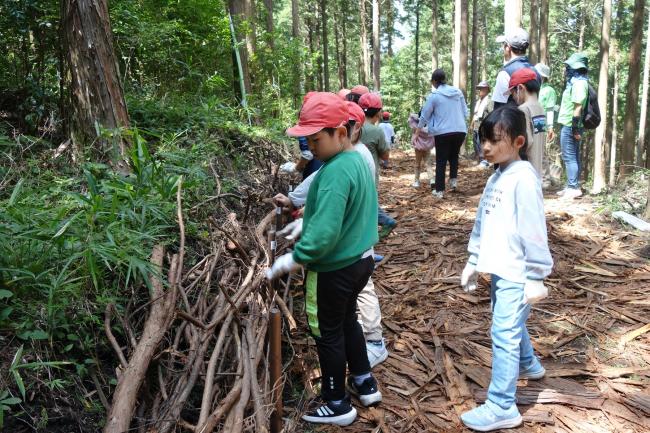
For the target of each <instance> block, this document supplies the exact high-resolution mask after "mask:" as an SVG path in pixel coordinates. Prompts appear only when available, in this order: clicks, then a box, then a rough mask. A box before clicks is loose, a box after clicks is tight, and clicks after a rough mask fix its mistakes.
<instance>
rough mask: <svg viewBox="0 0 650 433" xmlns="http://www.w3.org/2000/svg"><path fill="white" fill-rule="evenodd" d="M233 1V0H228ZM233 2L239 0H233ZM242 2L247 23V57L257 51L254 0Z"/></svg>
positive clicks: (252, 55) (251, 56)
mask: <svg viewBox="0 0 650 433" xmlns="http://www.w3.org/2000/svg"><path fill="white" fill-rule="evenodd" d="M230 1H233V0H230ZM234 2H235V3H239V2H241V0H240V1H237V0H234ZM243 3H244V16H245V19H246V22H247V23H248V31H247V32H246V49H247V50H248V56H249V59H252V58H254V57H255V53H256V52H257V36H256V34H255V26H256V25H257V23H256V20H255V0H243Z"/></svg>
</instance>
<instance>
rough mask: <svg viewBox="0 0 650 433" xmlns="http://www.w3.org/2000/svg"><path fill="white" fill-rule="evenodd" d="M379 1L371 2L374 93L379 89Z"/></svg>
mask: <svg viewBox="0 0 650 433" xmlns="http://www.w3.org/2000/svg"><path fill="white" fill-rule="evenodd" d="M379 48H380V46H379V0H372V72H373V78H374V84H375V91H376V92H379V90H380V88H381V82H380V75H381V58H380V57H379V53H380V50H379Z"/></svg>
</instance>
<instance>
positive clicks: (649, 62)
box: [636, 14, 650, 167]
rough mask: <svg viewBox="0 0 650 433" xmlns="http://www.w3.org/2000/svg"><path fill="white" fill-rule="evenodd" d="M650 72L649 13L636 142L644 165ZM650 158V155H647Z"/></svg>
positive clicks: (638, 164) (637, 162)
mask: <svg viewBox="0 0 650 433" xmlns="http://www.w3.org/2000/svg"><path fill="white" fill-rule="evenodd" d="M649 74H650V14H648V28H647V30H646V40H645V60H644V62H643V87H642V90H641V117H640V119H639V135H638V137H637V143H636V165H637V166H639V167H642V166H643V148H644V145H645V128H646V119H647V116H648V80H649V77H648V75H649ZM646 159H650V155H646Z"/></svg>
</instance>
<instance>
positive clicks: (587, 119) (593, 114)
mask: <svg viewBox="0 0 650 433" xmlns="http://www.w3.org/2000/svg"><path fill="white" fill-rule="evenodd" d="M600 120H601V119H600V107H599V106H598V92H597V91H596V89H594V87H593V86H592V85H591V84H589V95H588V96H587V106H586V107H585V110H584V114H583V115H582V124H583V126H584V127H585V129H596V128H598V125H600Z"/></svg>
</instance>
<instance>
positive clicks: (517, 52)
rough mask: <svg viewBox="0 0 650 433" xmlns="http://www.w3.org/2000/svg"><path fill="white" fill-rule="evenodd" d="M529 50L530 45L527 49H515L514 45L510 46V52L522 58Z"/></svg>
mask: <svg viewBox="0 0 650 433" xmlns="http://www.w3.org/2000/svg"><path fill="white" fill-rule="evenodd" d="M527 49H528V43H526V46H525V47H518V48H515V47H513V46H512V45H510V51H512V52H513V53H515V54H516V55H518V56H521V55H522V54H526V50H527Z"/></svg>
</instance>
